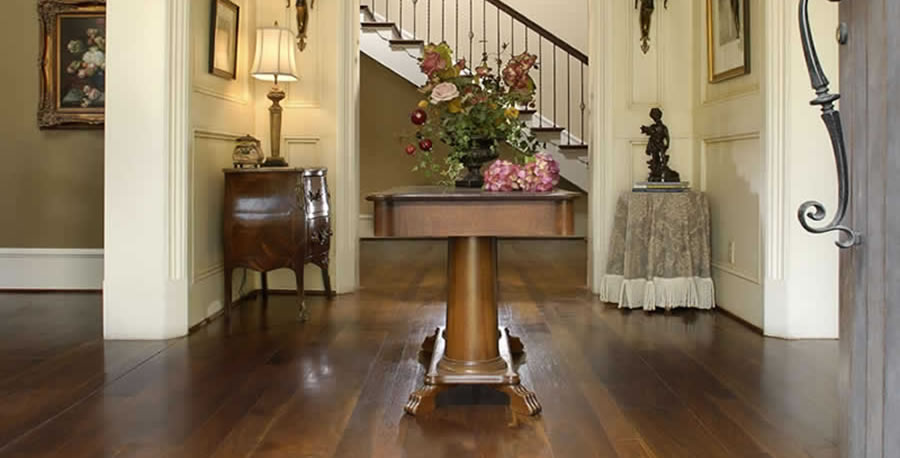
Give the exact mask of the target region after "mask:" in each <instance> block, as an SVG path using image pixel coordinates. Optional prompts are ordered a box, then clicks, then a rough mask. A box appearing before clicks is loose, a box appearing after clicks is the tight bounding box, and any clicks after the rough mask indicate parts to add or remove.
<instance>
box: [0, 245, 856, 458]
mask: <svg viewBox="0 0 900 458" xmlns="http://www.w3.org/2000/svg"><path fill="white" fill-rule="evenodd" d="M585 250H586V246H585V244H584V242H578V241H554V242H547V241H508V242H503V243H502V244H501V247H500V282H501V286H500V289H501V291H500V295H501V301H502V304H501V308H500V311H501V318H500V319H501V324H505V325H506V326H509V327H510V328H511V330H512V331H513V333H514V334H516V335H519V336H521V337H522V339H523V341H524V342H525V345H526V352H527V356H526V364H525V365H524V366H522V368H521V374H522V376H523V379H524V382H525V383H527V386H529V387H531V388H532V389H533V390H534V391H535V392H537V394H538V395H539V396H540V399H541V401H542V403H543V406H544V412H543V414H542V415H541V416H539V417H536V418H521V417H515V416H513V415H512V414H511V412H510V411H509V410H508V408H507V407H506V406H505V405H504V402H505V399H504V398H503V397H498V396H497V395H496V394H494V393H493V392H491V391H490V390H479V389H472V388H462V389H459V390H456V391H453V392H450V393H447V396H446V397H445V398H443V399H442V400H441V403H442V404H443V407H441V408H440V409H438V411H437V412H436V413H435V414H433V415H431V416H428V417H417V418H413V417H409V416H404V415H403V405H404V403H405V402H406V398H407V396H408V395H409V393H410V391H412V390H413V389H414V388H415V387H416V386H417V385H419V384H420V383H421V380H422V375H423V372H424V369H423V368H422V366H421V365H420V363H419V362H418V361H417V350H418V348H419V345H420V344H421V341H422V339H423V338H424V337H425V336H426V335H427V334H428V333H429V332H430V331H433V330H434V328H435V327H436V326H438V325H439V324H441V323H442V320H443V315H442V314H443V303H442V302H441V301H442V297H443V295H444V288H445V287H444V279H445V276H444V269H445V264H446V257H445V252H444V251H445V248H444V244H442V243H440V242H398V241H391V242H381V241H379V242H363V243H362V260H361V262H362V266H361V267H362V269H361V272H362V282H363V285H364V289H363V290H362V291H361V292H360V293H358V294H354V295H350V296H341V297H339V298H337V299H336V300H334V301H333V302H330V303H329V302H328V301H327V300H326V299H324V298H319V297H313V298H310V300H309V303H310V311H311V320H310V322H308V323H306V324H299V323H297V322H295V321H294V314H295V308H294V306H293V303H292V298H291V297H289V296H275V297H272V298H271V299H270V300H269V301H268V304H266V305H265V306H264V305H263V303H262V301H261V300H256V301H252V302H248V303H245V304H244V305H243V307H242V308H241V310H240V311H239V312H237V313H235V314H234V317H235V319H234V320H233V322H232V326H231V328H230V329H225V327H224V323H223V322H222V321H221V320H219V321H215V322H213V323H212V324H211V325H210V326H207V327H206V328H203V329H202V330H200V331H199V332H197V333H195V334H194V335H192V336H191V337H189V338H185V339H177V340H173V341H167V342H103V341H102V340H100V334H101V327H100V319H101V311H100V304H101V300H100V297H99V295H94V294H37V295H21V294H0V458H3V457H51V456H53V457H56V456H59V457H106V456H110V457H112V456H115V457H170V456H171V457H192V458H194V457H320V456H321V457H330V456H340V457H354V458H355V457H368V456H378V457H401V456H408V457H453V458H462V457H470V456H471V457H494V456H502V457H544V456H555V457H587V456H610V457H613V456H621V457H640V456H649V457H659V458H672V457H692V458H694V457H726V456H741V457H765V456H770V457H807V456H812V457H831V456H837V453H836V449H835V442H836V435H837V431H836V424H837V422H836V420H837V415H838V407H837V403H836V399H835V398H836V394H837V393H836V389H837V388H836V376H837V359H838V348H837V343H836V342H830V341H815V342H788V341H783V340H775V339H764V338H762V337H760V336H759V335H757V334H755V333H754V332H753V331H751V330H749V329H747V328H745V327H744V326H742V325H741V324H739V323H737V322H735V321H734V320H732V319H730V318H728V317H726V316H724V315H722V314H719V313H715V312H676V313H668V314H667V313H654V314H646V313H644V312H622V311H619V310H617V309H615V308H613V307H610V306H607V305H605V304H601V303H599V302H597V301H596V300H595V299H594V298H593V297H591V296H590V295H588V294H587V293H586V291H585V290H584V288H583V286H582V284H583V279H584V277H585V265H586V262H585V254H584V253H585Z"/></svg>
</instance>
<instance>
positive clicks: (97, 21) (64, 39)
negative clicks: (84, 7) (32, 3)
mask: <svg viewBox="0 0 900 458" xmlns="http://www.w3.org/2000/svg"><path fill="white" fill-rule="evenodd" d="M104 21H105V19H103V18H72V19H70V20H65V21H61V22H60V26H61V27H60V29H61V31H60V38H61V39H60V42H61V43H65V44H66V49H65V51H64V52H62V53H61V55H60V56H59V63H60V67H61V68H65V73H63V74H61V75H60V76H61V78H60V84H59V87H60V89H61V91H60V94H61V95H62V100H60V107H62V108H98V107H99V108H102V107H103V105H104V102H105V98H104V94H103V91H104V89H105V87H104V86H105V83H106V81H105V79H104V76H105V74H106V55H105V52H106V37H105V36H104V35H103V33H104V32H103V26H104Z"/></svg>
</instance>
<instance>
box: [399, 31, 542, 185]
mask: <svg viewBox="0 0 900 458" xmlns="http://www.w3.org/2000/svg"><path fill="white" fill-rule="evenodd" d="M488 61H489V58H488V54H484V55H483V57H482V62H481V64H480V65H479V66H478V67H476V68H475V69H474V71H472V70H471V69H469V67H468V66H467V63H466V60H465V59H460V60H458V61H456V62H454V61H453V52H452V50H451V49H450V46H449V45H447V44H446V43H441V44H430V45H428V46H426V47H425V54H424V57H423V58H422V59H421V62H420V69H421V71H422V73H424V74H425V76H427V77H428V82H427V83H426V84H425V86H424V87H422V88H421V89H420V92H421V93H422V94H423V96H424V97H423V99H422V101H421V102H419V104H418V107H417V108H416V109H415V110H414V111H413V112H412V114H411V116H410V120H411V121H412V123H413V124H414V125H415V126H416V134H415V135H416V142H413V143H410V144H409V145H408V146H407V147H406V154H408V155H410V156H412V157H414V158H415V159H416V166H415V167H414V168H413V170H419V171H423V172H424V173H425V174H426V175H427V176H429V177H437V178H438V179H439V181H440V182H441V183H442V184H451V183H453V182H454V180H457V179H458V178H459V177H460V175H461V173H462V172H463V170H464V169H469V177H468V178H467V180H471V181H470V182H475V183H477V186H479V187H480V186H481V181H482V177H481V173H480V168H481V164H482V163H484V162H486V161H489V160H491V159H496V158H497V157H498V154H497V147H498V144H499V143H500V142H506V143H508V144H510V145H511V146H512V147H513V149H515V150H516V151H517V157H516V161H517V162H520V163H524V162H525V161H526V160H528V158H531V157H532V156H534V154H535V153H536V152H537V149H538V142H537V140H536V138H535V137H534V135H533V134H532V133H531V131H530V130H529V129H528V127H527V126H526V125H525V123H524V121H522V120H521V119H520V118H519V110H518V108H517V107H522V106H534V98H535V87H536V86H535V83H534V80H533V79H532V78H531V76H530V75H529V72H530V71H531V69H532V68H535V66H536V65H537V57H536V56H534V55H533V54H528V53H523V54H519V55H517V56H512V57H511V58H510V59H509V60H508V61H507V62H506V64H505V66H504V65H503V59H502V58H501V57H499V56H498V57H497V59H496V63H497V65H498V67H502V69H501V70H499V71H497V70H495V69H493V68H491V67H490V66H489V64H488ZM434 139H437V140H440V141H441V142H443V143H444V144H446V145H447V146H449V147H450V153H449V154H448V155H447V157H446V158H444V160H443V161H440V160H438V159H437V158H436V157H435V154H434V152H433V147H434ZM473 174H474V177H475V178H474V179H473V178H471V177H472V176H473Z"/></svg>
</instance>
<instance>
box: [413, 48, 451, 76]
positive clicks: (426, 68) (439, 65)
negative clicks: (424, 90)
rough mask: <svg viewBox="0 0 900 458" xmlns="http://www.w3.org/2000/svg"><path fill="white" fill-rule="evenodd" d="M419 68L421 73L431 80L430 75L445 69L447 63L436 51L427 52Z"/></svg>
mask: <svg viewBox="0 0 900 458" xmlns="http://www.w3.org/2000/svg"><path fill="white" fill-rule="evenodd" d="M419 67H420V68H421V70H422V73H424V74H426V75H428V77H429V78H431V75H434V74H435V73H437V72H440V71H443V70H446V69H447V61H446V60H444V58H443V56H441V54H440V53H438V52H436V51H432V52H427V53H425V58H424V59H422V64H421V65H420V66H419Z"/></svg>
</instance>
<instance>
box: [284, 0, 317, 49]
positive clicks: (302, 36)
mask: <svg viewBox="0 0 900 458" xmlns="http://www.w3.org/2000/svg"><path fill="white" fill-rule="evenodd" d="M295 1H296V4H295V5H294V8H296V9H297V48H298V49H300V51H303V50H305V49H306V30H307V29H308V28H309V10H311V9H312V8H313V7H314V6H315V5H316V0H295ZM307 3H308V5H307ZM287 7H288V8H290V7H291V0H287Z"/></svg>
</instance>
